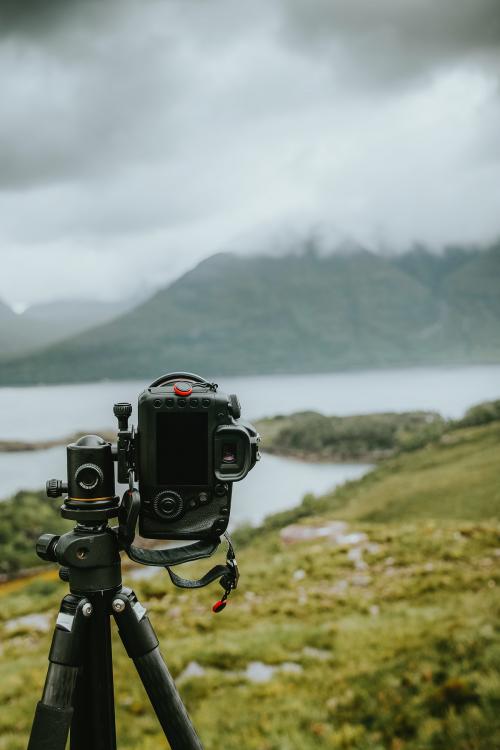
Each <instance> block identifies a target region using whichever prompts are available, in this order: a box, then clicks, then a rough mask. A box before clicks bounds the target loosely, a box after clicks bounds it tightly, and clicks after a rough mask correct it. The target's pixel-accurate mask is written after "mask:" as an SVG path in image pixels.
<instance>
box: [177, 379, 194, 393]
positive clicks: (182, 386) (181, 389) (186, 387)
mask: <svg viewBox="0 0 500 750" xmlns="http://www.w3.org/2000/svg"><path fill="white" fill-rule="evenodd" d="M192 392H193V386H192V385H191V384H190V383H186V382H179V383H175V384H174V393H176V394H177V395H178V396H189V395H190V394H191V393H192Z"/></svg>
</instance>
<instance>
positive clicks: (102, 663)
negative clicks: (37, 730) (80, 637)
mask: <svg viewBox="0 0 500 750" xmlns="http://www.w3.org/2000/svg"><path fill="white" fill-rule="evenodd" d="M88 600H89V601H90V603H91V604H92V609H93V611H92V617H89V619H88V624H87V627H86V629H85V638H84V648H83V654H84V657H83V661H82V668H81V669H80V672H79V674H78V680H77V681H76V689H75V693H74V697H73V706H74V713H73V719H72V721H71V731H70V749H71V750H89V748H92V750H116V733H115V704H114V696H113V664H112V650H111V628H110V616H109V612H110V604H111V598H110V593H108V592H102V591H99V592H93V593H90V592H89V593H88Z"/></svg>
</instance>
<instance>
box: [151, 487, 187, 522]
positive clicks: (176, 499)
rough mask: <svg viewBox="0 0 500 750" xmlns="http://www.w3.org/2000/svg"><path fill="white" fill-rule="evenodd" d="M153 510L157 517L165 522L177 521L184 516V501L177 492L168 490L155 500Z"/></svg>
mask: <svg viewBox="0 0 500 750" xmlns="http://www.w3.org/2000/svg"><path fill="white" fill-rule="evenodd" d="M153 509H154V512H155V513H156V515H157V516H159V517H160V518H163V519H164V520H165V521H175V519H176V518H179V516H182V513H183V511H184V501H183V499H182V497H181V496H180V495H178V494H177V492H173V491H172V490H166V491H164V492H160V493H159V494H158V495H157V496H156V497H155V499H154V500H153Z"/></svg>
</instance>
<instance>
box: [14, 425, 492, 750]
mask: <svg viewBox="0 0 500 750" xmlns="http://www.w3.org/2000/svg"><path fill="white" fill-rule="evenodd" d="M499 438H500V432H499V429H498V425H495V424H490V425H486V426H483V427H475V428H467V429H463V430H458V431H456V432H455V433H454V436H453V440H451V441H449V440H445V441H443V442H441V443H439V444H438V445H436V446H430V447H428V448H424V449H422V450H420V451H416V452H414V453H411V454H404V455H401V456H398V457H397V458H394V459H391V460H390V462H386V463H383V464H381V465H380V466H379V467H378V468H377V469H376V470H375V471H374V472H373V474H371V475H369V476H367V477H365V478H363V479H362V480H360V481H359V482H353V483H350V484H348V485H346V486H345V487H344V488H341V490H339V491H338V492H337V493H335V494H333V495H330V496H326V497H324V498H318V499H313V498H308V499H307V500H306V503H305V505H303V506H302V508H299V509H295V510H293V511H288V512H287V513H286V514H280V515H279V516H275V517H273V518H271V519H269V520H268V522H267V523H266V524H265V525H264V527H263V528H262V529H261V530H260V531H259V532H258V533H257V532H253V534H247V536H246V543H245V544H243V545H242V547H241V548H240V553H239V555H238V561H239V563H240V566H241V568H242V579H241V588H240V589H238V590H237V591H236V592H235V593H234V595H233V596H232V600H231V603H230V605H229V606H228V608H227V609H226V610H225V611H224V613H223V614H220V615H213V614H212V613H211V611H210V606H211V604H212V603H213V601H214V600H215V599H216V598H218V592H219V591H220V589H219V590H216V589H214V587H211V588H209V589H202V590H200V591H195V592H186V591H179V590H177V589H173V588H172V586H171V584H170V582H169V580H168V578H167V576H166V575H165V573H164V572H163V571H161V572H159V573H158V574H157V575H155V576H154V577H152V578H150V579H147V580H137V581H132V580H131V574H132V571H133V570H135V569H136V567H135V566H131V567H128V568H127V569H126V570H125V574H124V580H125V582H126V583H128V584H129V585H132V586H133V588H134V589H135V590H136V592H137V594H138V596H139V597H140V599H141V601H143V603H145V604H146V605H147V607H148V610H149V614H150V617H151V620H152V622H153V624H154V626H155V629H156V631H157V633H158V635H159V637H160V640H161V643H162V650H163V653H164V655H165V657H166V659H167V662H168V664H169V666H170V668H171V671H172V672H173V674H174V676H176V677H178V676H179V675H180V674H181V673H182V671H183V670H184V669H185V668H186V666H187V665H188V664H189V663H190V662H192V661H195V662H197V663H198V664H199V665H201V666H202V667H203V668H204V670H205V672H204V675H203V676H201V677H193V678H189V679H185V680H181V682H180V691H181V694H182V696H183V699H184V700H185V701H186V704H187V706H188V709H189V711H190V713H191V715H192V717H193V720H194V722H195V724H196V726H197V728H198V731H199V733H200V736H201V737H202V739H203V743H204V746H205V748H206V750H215V749H216V748H217V749H220V748H221V747H224V748H226V749H227V750H298V749H299V748H300V750H313V749H314V750H317V749H319V750H321V749H322V748H333V749H338V750H497V749H498V748H500V633H499V626H498V623H499V622H500V618H499V615H500V566H499V561H500V524H499V522H498V520H496V519H497V517H498V508H499V496H498V489H497V485H498V459H499V457H500V451H499ZM436 487H437V488H438V489H436ZM338 518H347V519H349V522H350V526H351V530H353V531H356V532H363V533H364V534H366V540H365V542H364V543H363V552H362V558H361V559H356V557H355V556H353V555H352V553H351V548H350V547H349V545H348V544H341V545H340V546H339V545H336V544H333V543H332V542H331V541H329V540H328V539H327V538H318V539H314V540H311V541H307V542H300V543H295V544H285V543H284V542H283V541H282V540H281V537H280V533H279V530H280V526H282V525H284V524H285V523H291V522H296V523H301V524H306V525H309V526H314V525H318V524H321V525H324V524H326V523H328V522H329V521H332V520H334V519H338ZM243 537H244V534H242V538H243ZM205 567H206V564H205V565H200V564H197V565H195V566H194V569H192V570H190V571H189V572H190V573H191V574H192V575H194V574H195V572H196V570H201V569H204V568H205ZM16 583H17V582H16ZM10 586H11V587H10V588H9V584H7V586H6V587H0V601H1V607H0V635H1V638H2V651H1V656H0V663H1V667H2V681H1V683H0V705H1V706H2V711H1V712H0V750H20V749H21V748H24V747H25V746H26V742H27V736H28V733H29V726H30V722H31V719H32V714H33V709H34V705H35V703H36V700H38V698H39V695H40V691H41V688H42V684H43V679H44V673H45V669H46V659H47V652H48V648H49V643H50V633H37V632H36V631H35V630H34V629H33V628H32V627H31V626H30V625H29V624H25V623H23V621H22V620H18V621H17V625H16V623H15V622H14V623H13V618H19V617H22V616H23V615H27V614H31V613H33V612H41V613H44V612H46V613H49V614H50V617H51V619H52V621H53V620H54V619H55V614H56V612H57V608H58V602H59V600H60V598H61V597H62V596H63V595H64V593H65V591H66V586H65V585H64V584H62V583H60V582H59V581H58V579H56V578H51V577H50V575H49V577H47V576H46V577H44V578H41V577H37V578H35V579H32V580H31V581H30V582H28V583H26V584H23V585H22V586H19V585H17V586H16V587H14V588H12V585H10ZM13 624H14V625H15V627H13ZM114 639H115V651H114V662H115V682H116V705H117V725H118V738H119V746H120V747H121V748H139V747H140V748H141V750H153V749H154V750H157V748H159V747H163V746H165V743H164V740H162V738H161V733H160V732H159V728H158V725H157V722H156V719H155V718H154V716H153V714H152V711H151V708H150V706H149V704H148V701H147V698H146V696H145V693H144V691H143V689H142V686H141V685H140V683H139V680H138V678H137V676H136V674H135V672H134V669H133V666H132V664H131V662H130V661H129V660H128V658H127V657H126V655H125V654H124V651H123V648H122V647H121V644H119V643H117V642H116V635H115V636H114ZM254 661H260V662H263V663H265V664H267V665H273V666H276V667H280V666H282V665H285V667H286V664H287V663H290V662H291V663H293V664H294V665H297V666H296V667H295V671H286V668H279V669H277V671H276V672H275V673H274V675H273V677H272V679H270V680H269V681H268V682H264V683H254V682H252V681H250V680H249V679H248V678H247V677H246V675H245V670H246V668H247V667H248V665H249V664H250V663H251V662H254ZM298 670H300V671H298Z"/></svg>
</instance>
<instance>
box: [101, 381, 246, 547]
mask: <svg viewBox="0 0 500 750" xmlns="http://www.w3.org/2000/svg"><path fill="white" fill-rule="evenodd" d="M120 406H121V405H120V404H117V405H116V407H115V414H117V407H120ZM123 406H125V405H123ZM118 411H119V409H118ZM240 414H241V407H240V404H239V401H238V398H237V396H235V395H234V394H233V395H227V394H225V393H222V392H221V391H219V390H218V386H217V385H216V384H215V383H209V382H207V381H206V380H205V379H204V378H202V377H200V376H199V375H195V374H193V373H185V372H180V373H170V374H168V375H163V376H162V377H161V378H158V379H157V380H155V381H154V383H152V384H151V385H150V386H149V387H148V388H146V389H145V390H144V391H143V392H142V393H141V395H140V396H139V404H138V429H137V432H136V433H135V434H134V433H133V431H132V433H130V432H127V433H125V432H119V434H118V461H119V478H120V448H121V449H122V452H124V453H125V454H126V460H127V465H128V467H129V468H130V467H133V470H134V472H135V476H136V478H137V479H138V482H139V493H140V498H141V503H140V512H139V533H140V535H141V536H143V537H145V538H148V539H208V538H213V537H215V536H220V535H221V534H222V533H224V531H225V530H226V528H227V525H228V522H229V514H230V511H231V495H232V486H233V482H238V481H240V480H241V479H243V478H244V477H246V475H247V474H248V472H249V471H250V469H252V467H253V466H254V465H255V462H256V461H257V460H258V459H259V458H260V455H259V450H258V446H259V441H260V437H259V435H258V433H257V431H256V430H255V428H254V427H253V426H252V425H251V424H249V423H248V422H246V421H244V420H242V419H241V418H240ZM117 416H118V418H119V419H120V417H119V414H117ZM120 436H122V439H125V440H127V436H128V445H124V444H123V442H122V444H120ZM122 474H123V472H122ZM123 480H124V478H123V477H122V478H121V481H123Z"/></svg>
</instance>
